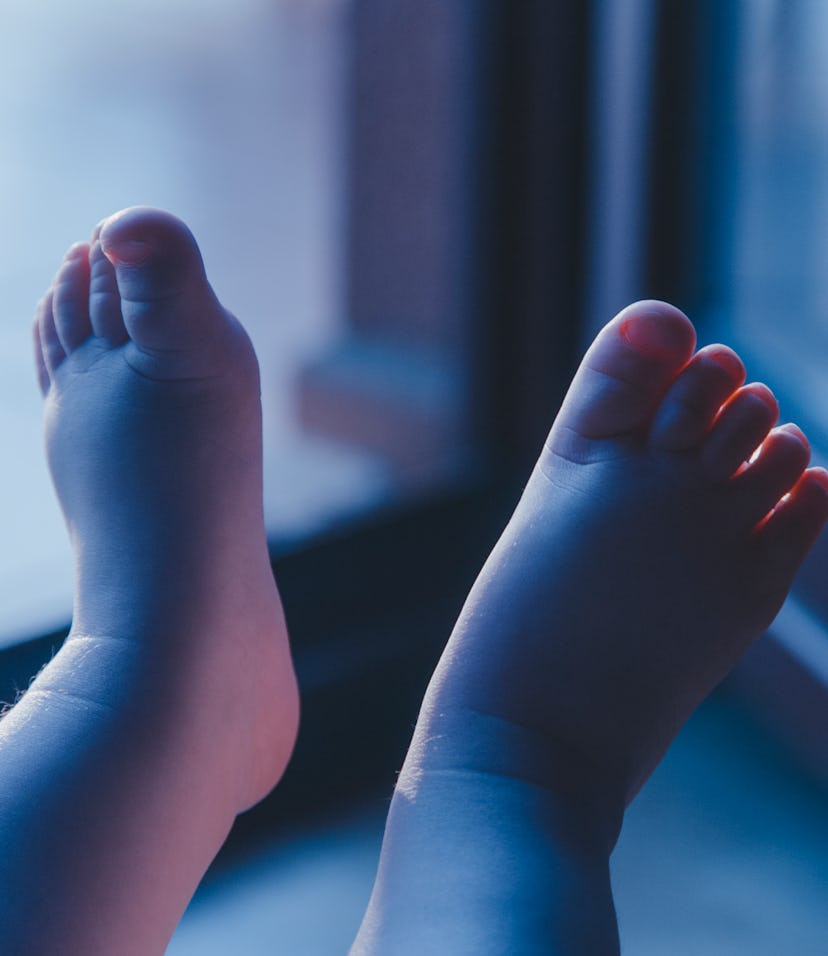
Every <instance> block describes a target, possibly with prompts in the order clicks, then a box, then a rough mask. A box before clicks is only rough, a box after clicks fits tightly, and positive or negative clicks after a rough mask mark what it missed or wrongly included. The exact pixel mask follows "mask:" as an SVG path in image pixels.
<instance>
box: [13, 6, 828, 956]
mask: <svg viewBox="0 0 828 956" xmlns="http://www.w3.org/2000/svg"><path fill="white" fill-rule="evenodd" d="M826 54H828V4H826V3H824V2H823V0H742V2H732V0H698V2H694V3H692V4H691V3H686V2H682V0H526V2H523V3H519V4H518V3H509V2H508V0H451V2H442V0H176V2H174V3H169V2H162V0H142V2H141V3H138V2H137V0H124V2H121V3H118V4H112V3H104V2H103V0H77V2H76V3H73V4H71V5H66V4H60V3H56V2H54V0H25V2H24V0H5V2H4V3H3V8H2V29H1V30H0V123H2V128H3V136H2V137H0V211H2V223H3V230H2V235H0V287H2V291H3V309H2V310H0V363H1V365H2V374H0V434H2V435H3V440H4V443H5V448H6V455H5V456H4V467H3V469H2V474H0V490H1V491H2V493H0V502H2V510H0V528H2V541H3V542H4V546H3V547H0V644H2V650H0V679H2V686H0V694H1V695H3V696H4V699H7V700H9V699H13V698H14V694H15V689H16V688H20V687H25V685H26V683H27V681H28V679H29V677H30V676H31V675H32V674H33V673H34V672H35V671H36V670H37V668H38V666H39V665H40V664H41V663H42V661H43V660H45V659H47V658H48V656H49V654H50V653H51V652H52V650H53V649H54V648H55V647H56V646H58V644H59V642H60V640H61V639H62V636H63V634H64V633H65V628H66V625H67V623H68V618H69V614H70V605H71V566H70V562H69V553H68V546H67V544H66V541H65V536H64V531H63V526H62V523H61V519H60V515H59V513H58V510H57V506H56V504H55V503H54V501H53V496H52V494H51V489H50V487H49V479H48V475H47V472H46V469H45V465H44V462H43V458H42V453H41V448H40V442H41V438H40V400H39V396H38V395H37V391H36V387H35V382H34V376H33V373H32V371H31V367H30V360H29V359H30V317H31V314H32V312H33V308H34V304H35V302H36V301H37V299H38V298H39V296H40V295H41V294H42V292H43V291H44V290H45V288H46V286H47V285H48V283H49V281H50V279H51V276H52V273H53V271H54V270H55V269H56V268H57V264H58V261H59V258H60V256H61V254H62V253H63V251H64V249H65V248H66V247H67V246H68V245H69V244H70V243H71V242H73V241H75V240H76V239H79V238H84V237H85V236H86V235H87V234H88V233H89V232H90V231H91V229H92V227H93V226H94V225H95V223H96V222H97V221H98V220H99V219H100V218H102V217H103V216H105V215H107V214H108V213H110V212H113V211H115V210H117V209H119V208H121V207H124V206H127V205H133V204H137V203H147V204H152V205H158V206H162V207H165V208H168V209H170V210H171V211H173V212H175V213H177V214H178V215H180V216H182V217H183V218H184V219H185V220H186V221H187V222H188V223H189V224H190V225H191V227H192V229H193V231H194V233H195V234H196V236H197V237H198V239H199V242H200V245H201V248H202V250H203V253H204V257H205V260H206V264H207V269H208V273H209V275H210V277H211V280H212V282H213V284H214V286H215V288H216V291H217V292H218V295H219V297H220V298H221V299H222V301H223V302H224V303H225V304H226V305H227V306H228V307H229V308H231V309H232V310H233V311H234V312H235V313H236V314H237V315H239V316H240V318H241V319H242V320H243V322H244V323H245V324H246V326H247V327H248V329H249V330H250V332H251V335H252V337H253V340H254V343H255V345H256V348H257V351H258V353H259V357H260V362H261V366H262V380H263V403H264V412H265V458H266V474H265V479H266V480H265V488H266V491H265V494H266V513H267V521H268V531H269V534H270V537H271V542H272V553H273V560H274V567H275V570H276V573H277V577H278V580H279V583H280V588H281V590H282V593H283V597H284V600H285V604H286V609H287V614H288V619H289V623H290V625H291V631H292V635H293V641H294V647H295V652H296V660H297V667H298V670H299V674H300V680H301V683H302V688H303V695H304V710H305V723H304V726H303V729H302V732H301V736H300V741H299V745H298V747H297V752H296V757H295V760H294V762H293V764H292V766H291V768H290V769H289V771H288V774H287V776H286V778H285V780H284V782H283V784H282V785H281V786H280V787H279V788H278V789H277V791H276V792H275V794H274V795H273V796H272V797H271V798H269V799H268V800H267V801H265V803H264V804H263V805H262V806H260V807H259V808H257V809H256V810H254V811H253V812H251V813H249V814H246V815H245V816H244V817H242V818H240V820H239V822H238V825H237V827H236V829H235V830H234V832H233V834H231V837H230V839H229V841H228V844H227V846H226V847H225V849H224V850H223V851H222V853H221V854H220V855H219V858H218V859H217V861H216V864H215V865H214V867H213V869H212V870H211V872H210V873H209V874H208V876H207V877H206V878H205V881H204V883H203V886H202V888H201V889H200V890H199V892H198V894H197V895H196V897H195V899H194V901H193V903H192V905H191V908H190V910H189V911H188V913H187V915H186V916H185V918H184V920H183V922H182V924H181V926H180V928H179V931H178V932H177V934H176V936H175V938H174V940H173V942H172V943H171V945H170V947H169V953H170V954H172V956H188V954H191V953H192V954H195V953H198V954H200V956H210V954H213V953H216V954H218V953H226V952H228V951H230V949H231V947H235V948H236V949H237V950H238V951H239V952H243V953H245V954H248V956H256V954H260V953H261V954H264V953H271V952H285V953H290V954H291V956H314V954H320V956H321V954H327V953H343V952H345V951H346V949H347V946H348V944H349V943H350V941H351V939H352V938H353V935H354V933H355V932H356V929H357V927H358V924H359V919H360V916H361V913H362V910H363V908H364V906H365V903H366V902H367V898H368V894H369V892H370V887H371V882H372V876H373V870H374V867H375V864H376V858H377V853H378V848H379V841H380V838H381V830H382V823H383V819H384V815H385V811H386V809H387V803H388V797H389V795H390V792H391V788H392V787H393V782H394V772H395V770H396V769H398V768H399V766H400V764H401V761H402V756H403V754H404V752H405V747H406V743H407V738H408V736H409V734H410V731H411V728H412V726H413V722H414V720H415V718H416V713H417V705H418V702H419V699H420V698H421V696H422V692H423V689H424V687H425V683H426V681H427V678H428V675H429V673H430V671H431V668H432V667H433V665H434V663H435V661H436V659H437V656H438V655H439V651H440V648H441V646H442V644H443V642H444V641H445V639H446V637H447V636H448V633H449V630H450V628H451V624H452V621H453V618H454V616H455V615H456V613H457V611H458V610H459V607H460V605H461V603H462V599H463V596H464V594H465V593H466V591H467V590H468V587H469V586H470V584H471V582H472V580H473V578H474V575H475V573H476V570H477V568H478V567H479V566H480V564H481V562H482V560H483V558H484V557H485V554H486V553H487V550H488V548H489V547H490V546H491V544H492V543H493V541H494V540H495V538H496V536H497V533H498V531H499V529H500V527H502V524H503V523H504V521H505V519H506V517H507V515H508V513H509V510H510V508H511V506H512V505H513V504H514V502H515V500H516V497H517V495H518V494H519V491H520V487H521V483H522V482H523V481H524V480H525V478H526V475H527V474H528V469H529V468H530V467H531V463H532V461H533V458H534V456H535V454H536V452H537V449H538V448H539V446H540V444H541V442H542V440H543V436H544V434H545V431H546V429H547V428H548V426H549V424H550V423H551V421H552V419H553V417H554V414H555V411H556V408H557V405H558V403H559V401H560V399H561V397H562V395H563V392H564V390H565V388H566V385H567V383H568V380H569V377H570V375H571V373H572V371H573V370H574V368H575V366H576V364H577V362H578V360H579V358H580V355H581V354H582V352H583V350H584V347H585V345H586V344H587V342H588V341H589V340H590V338H591V337H592V335H593V334H594V332H595V331H596V330H597V328H598V327H600V325H602V324H603V323H604V322H605V321H606V320H607V319H608V318H610V317H611V316H612V315H613V314H614V313H615V312H617V311H618V310H619V309H620V308H621V307H623V306H624V305H625V304H627V303H628V302H629V301H632V300H633V299H636V298H643V297H659V298H665V299H668V300H670V301H672V302H674V303H675V304H677V305H678V306H680V307H681V308H683V309H684V310H685V311H686V312H688V314H689V315H690V316H691V317H692V318H693V319H694V321H695V322H696V324H697V327H698V329H699V333H700V340H701V342H702V343H705V342H710V341H715V340H724V341H726V342H728V343H730V344H734V345H735V346H736V347H737V348H738V349H739V350H740V352H741V353H742V355H743V357H744V358H745V359H746V362H747V365H748V368H749V370H750V372H751V375H752V376H753V377H755V378H761V379H763V380H765V381H767V382H768V383H769V384H770V385H771V386H772V387H773V388H774V389H775V390H776V391H777V394H778V395H780V396H781V398H782V404H783V416H784V417H785V418H787V419H792V420H794V421H797V422H799V423H800V424H802V425H803V427H805V428H806V430H807V432H808V434H809V436H810V437H812V439H813V441H814V456H815V459H816V460H817V462H819V463H825V462H826V461H828V386H826V381H828V379H826V374H825V369H826V367H828V332H826V329H828V325H827V324H826V318H827V317H828V279H826V275H828V273H827V272H826V269H825V266H824V263H825V261H826V259H828V55H826ZM825 561H826V554H825V547H824V546H823V547H822V548H821V549H820V548H818V549H817V550H816V552H815V554H814V555H813V557H812V558H811V559H810V561H809V564H808V566H807V567H806V569H805V570H804V572H803V574H802V575H801V578H800V582H799V585H798V587H797V590H796V592H795V594H794V595H793V597H792V599H791V600H790V601H789V602H788V604H787V605H786V607H785V609H784V610H783V612H782V614H781V615H780V617H779V619H778V621H777V623H776V624H775V625H774V628H773V630H772V632H771V633H770V634H768V635H766V636H765V637H764V638H762V639H761V640H760V641H759V642H758V643H757V645H756V646H755V648H754V649H753V650H752V651H751V652H750V653H749V655H748V657H747V659H746V660H745V662H744V664H743V665H742V666H741V667H740V668H739V670H738V671H737V672H736V674H735V675H734V676H733V677H732V678H731V679H729V680H728V682H726V684H725V685H723V687H722V688H721V689H720V690H719V691H718V692H717V693H716V694H715V695H714V697H713V698H712V699H711V701H710V702H708V703H707V704H705V705H704V706H703V707H702V708H701V710H700V711H699V712H698V714H697V715H696V716H695V717H694V718H693V719H692V720H691V721H690V723H689V724H688V726H687V728H686V729H685V731H684V732H683V733H682V735H681V736H680V737H679V739H678V741H677V742H676V745H675V746H674V748H673V750H672V751H671V752H670V754H669V755H668V757H667V759H666V760H665V762H664V764H663V765H662V766H661V767H660V768H659V770H658V771H657V773H656V774H655V776H654V777H653V779H652V780H651V781H650V783H649V784H648V785H647V787H646V788H645V790H644V791H643V792H642V794H641V796H640V797H639V799H638V800H637V801H636V803H635V804H634V806H633V809H632V810H631V812H630V814H629V817H628V820H627V823H626V826H625V830H624V833H623V835H622V839H621V843H620V845H619V848H618V851H617V853H616V855H615V858H614V881H615V886H616V895H617V901H618V910H619V920H620V924H621V935H622V940H623V943H624V946H625V951H626V952H629V953H631V954H639V953H640V954H654V956H655V954H664V953H668V952H669V953H671V954H679V956H681V954H684V953H687V954H691V953H705V954H706V956H710V954H719V953H721V954H725V953H728V954H730V953H745V952H749V953H751V954H754V956H757V954H759V956H764V954H767V956H772V954H773V956H778V954H783V953H784V954H788V953H797V954H802V956H811V954H812V956H818V954H819V956H824V954H825V953H826V952H828V943H826V940H828V813H826V810H828V801H826V787H828V743H826V741H828V734H827V733H826V727H828V631H826V624H828V589H826V588H825V570H824V569H825V568H826V563H825ZM700 600H703V596H700Z"/></svg>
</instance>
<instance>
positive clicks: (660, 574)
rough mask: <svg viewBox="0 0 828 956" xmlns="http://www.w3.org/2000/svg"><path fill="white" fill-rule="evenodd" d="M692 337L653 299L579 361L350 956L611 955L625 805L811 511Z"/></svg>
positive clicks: (778, 597) (745, 630)
mask: <svg viewBox="0 0 828 956" xmlns="http://www.w3.org/2000/svg"><path fill="white" fill-rule="evenodd" d="M694 343H695V333H694V331H693V328H692V326H691V324H690V323H689V321H688V320H687V319H686V317H685V316H683V315H682V314H681V313H680V312H678V311H677V310H675V309H673V308H671V307H670V306H667V305H665V304H663V303H655V302H648V303H639V304H637V305H635V306H631V307H630V308H629V309H627V310H625V311H624V312H623V313H621V315H620V316H618V317H617V318H616V319H615V320H613V321H612V322H611V323H610V324H609V325H608V326H607V327H606V328H605V329H604V330H603V331H602V332H601V334H600V335H599V336H598V338H597V339H596V341H595V342H594V343H593V345H592V347H591V348H590V350H589V352H588V353H587V355H586V357H585V359H584V362H583V363H582V365H581V368H580V369H579V371H578V374H577V375H576V377H575V379H574V381H573V384H572V387H571V388H570V391H569V393H568V395H567V398H566V400H565V402H564V405H563V407H562V409H561V412H560V414H559V416H558V418H557V420H556V422H555V424H554V426H553V428H552V431H551V433H550V436H549V439H548V441H547V444H546V447H545V448H544V450H543V452H542V454H541V457H540V460H539V461H538V464H537V466H536V468H535V470H534V472H533V474H532V476H531V478H530V480H529V484H528V486H527V488H526V491H525V493H524V495H523V498H522V500H521V501H520V503H519V505H518V507H517V510H516V512H515V514H514V516H513V517H512V519H511V521H510V523H509V525H508V527H507V528H506V530H505V532H504V534H503V536H502V538H501V540H500V542H499V543H498V545H497V546H496V547H495V549H494V552H493V553H492V555H491V557H490V558H489V560H488V562H487V563H486V566H485V567H484V569H483V571H482V573H481V575H480V577H479V579H478V581H477V582H476V584H475V586H474V588H473V589H472V592H471V594H470V596H469V598H468V601H467V603H466V605H465V607H464V609H463V612H462V614H461V616H460V620H459V622H458V624H457V627H456V629H455V631H454V633H453V635H452V637H451V640H450V641H449V644H448V646H447V648H446V650H445V652H444V654H443V657H442V659H441V661H440V664H439V665H438V667H437V671H436V673H435V675H434V677H433V679H432V682H431V685H430V687H429V690H428V692H427V694H426V698H425V701H424V704H423V708H422V711H421V714H420V718H419V722H418V724H417V728H416V731H415V734H414V740H413V743H412V746H411V749H410V751H409V754H408V756H407V758H406V761H405V765H404V767H403V770H402V773H401V775H400V778H399V782H398V785H397V788H396V791H395V794H394V798H393V802H392V807H391V812H390V815H389V820H388V826H387V829H386V836H385V842H384V846H383V852H382V858H381V862H380V869H379V873H378V877H377V882H376V885H375V888H374V894H373V896H372V899H371V903H370V905H369V909H368V913H367V915H366V918H365V921H364V923H363V926H362V929H361V931H360V935H359V937H358V939H357V942H356V944H355V947H354V950H353V952H354V953H355V954H356V953H359V954H369V953H383V954H389V956H390V954H398V953H399V954H402V953H406V954H407V953H412V954H414V953H421V952H431V951H433V952H444V953H449V952H450V953H451V954H452V956H459V954H466V953H468V954H476V956H482V954H489V953H491V954H501V953H502V954H507V953H518V952H519V953H520V954H521V956H528V954H535V953H537V954H541V953H557V952H561V953H567V954H575V953H584V954H594V953H602V954H603V953H612V952H617V951H618V938H617V929H616V923H615V915H614V909H613V903H612V894H611V890H610V882H609V856H610V853H611V851H612V848H613V846H614V844H615V841H616V839H617V836H618V833H619V830H620V826H621V821H622V818H623V813H624V809H625V807H626V805H627V804H628V803H629V801H630V800H631V799H632V798H633V797H634V795H635V794H636V793H637V791H638V789H639V788H640V787H641V786H642V784H643V783H644V781H645V780H646V779H647V777H648V776H649V774H650V773H651V772H652V770H653V769H654V768H655V766H656V764H657V763H658V761H659V759H660V758H661V756H662V755H663V754H664V751H665V750H666V749H667V747H668V746H669V744H670V741H671V740H672V739H673V737H674V736H675V734H676V733H677V732H678V730H679V728H680V727H681V726H682V724H683V723H684V721H685V720H686V719H687V717H688V716H689V715H690V713H691V712H692V711H693V709H694V708H695V707H696V706H697V704H698V703H699V702H700V701H701V700H702V699H703V698H704V696H705V695H706V694H707V693H709V691H710V690H711V689H712V688H713V687H714V686H715V685H716V684H717V683H718V682H719V681H720V680H721V679H722V678H723V677H724V676H725V674H726V673H727V672H728V670H729V669H730V668H731V667H732V665H733V664H734V663H735V661H736V660H737V658H738V657H739V655H740V654H741V653H742V652H743V651H744V650H745V649H746V648H747V646H748V645H749V643H750V642H751V641H752V640H753V639H754V638H755V637H756V636H757V635H758V634H760V633H761V632H762V631H763V630H764V629H765V628H766V627H767V625H768V624H769V623H770V622H771V620H772V618H773V617H774V615H775V614H776V612H777V611H778V609H779V607H780V605H781V603H782V601H783V599H784V597H785V595H786V593H787V591H788V589H789V587H790V584H791V581H792V579H793V575H794V573H795V571H796V569H797V567H798V565H799V564H800V562H801V560H802V559H803V557H804V555H805V553H806V551H807V550H808V548H809V547H810V545H811V543H812V542H813V540H814V539H815V537H816V535H817V534H818V532H819V530H820V529H821V527H822V525H823V524H824V522H825V520H826V516H828V475H826V473H825V472H824V471H822V470H819V469H807V468H806V466H807V463H808V458H809V450H808V446H807V442H806V441H805V438H804V436H803V435H802V433H801V432H800V431H799V430H798V429H797V428H795V426H783V427H781V428H777V429H773V427H772V426H773V424H774V422H775V420H776V416H777V407H776V403H775V400H774V398H773V396H772V394H771V393H770V392H769V391H768V389H766V388H765V387H764V386H761V385H748V386H743V385H742V383H743V381H744V370H743V367H742V364H741V362H740V360H739V359H738V357H737V356H736V355H735V354H734V353H733V352H731V351H730V350H729V349H726V348H724V347H723V346H710V347H708V348H705V349H702V350H701V351H699V352H697V353H695V355H694V354H693V349H694ZM757 448H759V449H760V451H759V454H758V455H756V456H754V455H753V453H754V451H755V450H756V449H757ZM748 461H749V463H747V464H746V462H748Z"/></svg>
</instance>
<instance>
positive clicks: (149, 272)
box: [95, 206, 226, 352]
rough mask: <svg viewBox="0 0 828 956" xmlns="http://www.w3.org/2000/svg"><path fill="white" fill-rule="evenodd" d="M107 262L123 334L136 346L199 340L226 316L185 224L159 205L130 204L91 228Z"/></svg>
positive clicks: (166, 347)
mask: <svg viewBox="0 0 828 956" xmlns="http://www.w3.org/2000/svg"><path fill="white" fill-rule="evenodd" d="M95 237H96V238H98V239H99V240H100V243H101V247H102V249H103V252H104V254H105V255H106V257H107V259H109V261H110V262H111V263H112V265H113V267H114V270H115V276H116V280H117V287H118V294H119V295H120V298H121V312H122V315H123V320H124V324H125V326H126V329H127V332H128V334H129V337H130V338H131V339H132V340H133V341H134V342H135V343H136V344H137V345H138V346H139V347H140V348H142V349H145V350H148V351H153V352H155V351H157V352H169V351H177V350H187V349H191V348H193V347H194V346H197V345H200V344H204V343H205V341H207V340H209V339H210V338H211V337H212V333H214V332H216V331H217V330H218V329H219V328H220V327H221V326H222V325H223V324H225V322H226V319H225V316H224V313H223V310H222V308H221V306H220V304H219V303H218V300H217V299H216V297H215V295H214V293H213V291H212V289H211V288H210V285H209V283H208V281H207V277H206V275H205V271H204V263H203V261H202V258H201V252H200V251H199V248H198V244H197V243H196V241H195V238H194V237H193V234H192V233H191V232H190V230H189V229H188V227H187V226H186V225H185V224H184V223H183V222H182V221H181V220H180V219H178V218H177V217H176V216H173V215H171V214H170V213H168V212H164V211H162V210H160V209H152V208H150V207H147V206H134V207H132V208H130V209H124V210H122V211H121V212H118V213H115V214H114V215H112V216H110V217H109V218H108V219H105V220H104V221H103V222H102V223H101V224H100V225H99V226H98V227H97V229H96V230H95Z"/></svg>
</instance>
